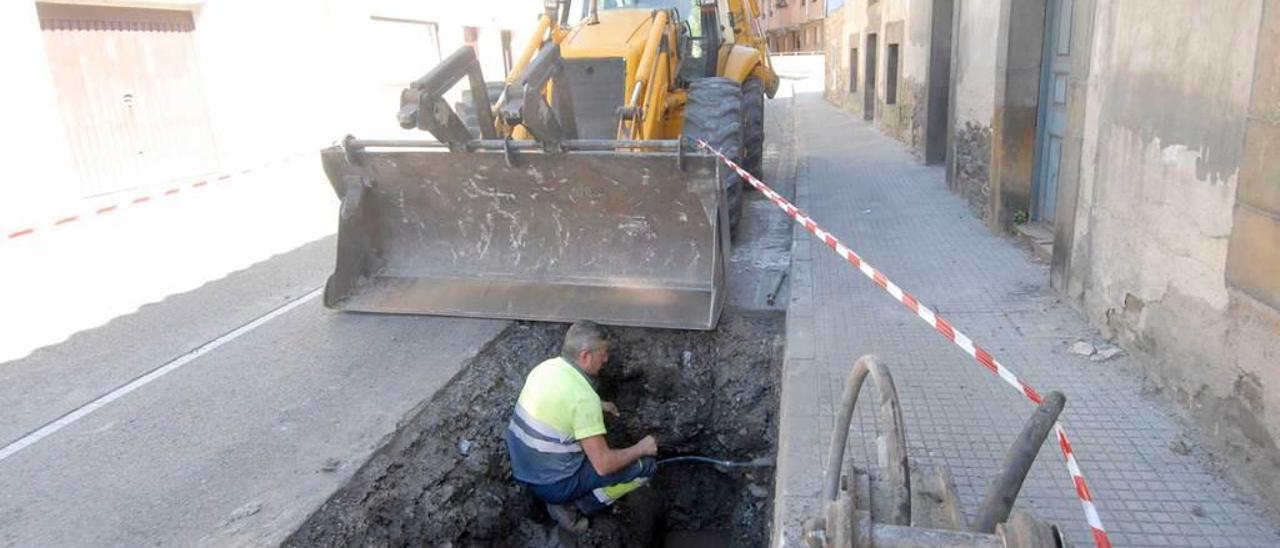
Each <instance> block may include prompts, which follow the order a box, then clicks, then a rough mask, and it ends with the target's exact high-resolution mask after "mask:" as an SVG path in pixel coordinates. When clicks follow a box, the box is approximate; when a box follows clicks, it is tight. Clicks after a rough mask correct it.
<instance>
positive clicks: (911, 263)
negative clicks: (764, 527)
mask: <svg viewBox="0 0 1280 548" xmlns="http://www.w3.org/2000/svg"><path fill="white" fill-rule="evenodd" d="M794 111H795V117H796V120H795V126H796V135H795V141H796V143H797V148H796V151H797V156H798V159H799V167H798V173H797V175H796V193H797V199H798V202H799V203H798V204H797V205H799V206H800V207H801V208H803V209H805V210H807V211H809V212H810V213H811V214H812V216H813V217H814V218H815V220H817V222H818V223H820V224H821V225H823V226H824V227H825V228H826V229H827V230H829V231H831V232H832V233H833V234H835V235H836V236H837V237H839V238H840V239H841V240H842V241H844V242H845V243H846V244H847V245H849V246H850V247H851V248H852V249H853V250H854V251H856V252H857V253H859V254H860V255H862V257H863V258H864V259H866V260H867V261H869V262H870V263H871V264H873V265H875V266H876V267H878V268H879V269H880V270H882V271H883V272H884V273H885V274H886V275H887V276H888V277H889V278H890V279H892V280H894V281H895V282H897V283H898V284H899V285H900V286H902V287H903V288H904V289H906V290H908V291H911V292H912V293H914V294H915V295H916V296H917V297H918V298H919V299H920V300H921V302H923V303H925V304H927V305H930V306H932V307H933V308H934V310H936V311H938V312H939V313H940V314H941V315H943V316H944V317H946V318H948V319H950V320H951V322H952V323H953V324H954V325H955V326H956V327H957V328H958V329H961V330H963V331H964V332H966V333H967V334H968V335H969V336H971V337H972V338H973V339H974V340H975V341H977V342H978V343H979V344H981V345H983V346H984V347H986V348H987V349H989V350H990V351H991V352H992V353H993V354H995V356H996V357H997V359H1000V360H1001V361H1002V362H1003V363H1004V364H1005V365H1007V366H1008V367H1010V368H1011V369H1012V370H1013V371H1014V372H1015V373H1017V374H1018V375H1020V376H1022V377H1023V378H1024V379H1026V380H1027V381H1028V382H1029V383H1030V384H1031V385H1032V386H1034V387H1036V388H1037V389H1038V390H1039V391H1040V392H1041V393H1045V392H1048V391H1050V390H1058V391H1061V392H1063V393H1064V394H1066V396H1067V407H1066V411H1065V413H1064V424H1065V426H1066V427H1067V430H1068V432H1069V433H1070V434H1071V435H1072V437H1073V441H1074V443H1075V450H1076V452H1077V454H1078V458H1079V460H1080V464H1081V467H1082V469H1083V471H1084V474H1085V477H1086V478H1087V479H1088V480H1089V482H1090V484H1091V487H1092V488H1093V493H1094V497H1095V499H1096V500H1097V502H1098V507H1099V512H1100V513H1101V516H1102V520H1103V522H1104V524H1105V525H1106V526H1107V529H1108V531H1109V532H1110V533H1111V539H1112V541H1113V542H1114V544H1115V545H1116V546H1159V547H1170V546H1280V533H1278V531H1280V529H1278V523H1280V521H1277V518H1276V517H1275V516H1274V515H1273V514H1271V513H1269V512H1268V511H1266V510H1264V509H1263V508H1264V507H1263V506H1262V505H1261V504H1260V503H1259V499H1258V498H1257V497H1256V496H1255V495H1253V494H1251V493H1248V492H1247V491H1245V490H1244V489H1242V488H1241V487H1239V486H1237V485H1236V484H1234V483H1232V482H1231V481H1229V480H1227V479H1226V478H1225V476H1224V474H1223V473H1222V471H1221V470H1219V469H1216V468H1215V467H1214V466H1213V464H1212V460H1211V456H1210V455H1208V454H1207V453H1206V452H1205V451H1204V450H1203V449H1201V443H1200V438H1199V435H1198V434H1197V433H1196V432H1195V431H1194V430H1191V429H1189V428H1188V427H1187V425H1186V423H1185V422H1183V421H1182V420H1180V419H1179V418H1177V416H1176V415H1175V414H1174V412H1173V407H1172V406H1171V405H1170V404H1169V403H1168V402H1167V401H1165V400H1163V399H1161V398H1160V396H1159V395H1158V394H1157V395H1153V394H1151V393H1150V391H1149V390H1148V391H1144V385H1143V382H1142V379H1141V376H1140V374H1138V373H1137V369H1136V364H1134V363H1131V362H1130V360H1129V358H1127V357H1123V356H1122V357H1119V358H1115V359H1112V360H1109V361H1105V362H1091V361H1089V360H1088V359H1087V358H1084V357H1081V356H1077V355H1074V354H1071V353H1070V352H1068V351H1067V347H1068V346H1069V345H1070V344H1071V343H1072V342H1074V341H1076V340H1077V339H1082V338H1083V339H1087V340H1095V339H1096V338H1097V333H1096V331H1094V330H1092V329H1091V328H1090V327H1089V326H1088V324H1087V323H1086V322H1085V320H1084V319H1083V318H1082V317H1081V316H1080V314H1078V313H1077V312H1076V311H1075V310H1073V309H1072V308H1071V307H1070V306H1069V305H1067V304H1065V303H1062V302H1061V301H1060V300H1059V299H1058V298H1057V296H1056V295H1055V294H1054V293H1053V292H1052V291H1051V290H1050V289H1049V287H1048V278H1049V276H1048V270H1047V268H1046V267H1045V266H1044V265H1041V264H1036V263H1034V262H1032V261H1031V259H1030V256H1029V254H1028V253H1027V252H1026V251H1024V250H1023V249H1022V248H1020V247H1019V246H1018V245H1017V244H1015V243H1014V242H1012V241H1010V240H1008V239H1005V238H1003V237H1000V236H998V235H995V234H993V233H991V232H990V231H988V230H987V229H986V228H985V227H984V226H983V225H982V224H981V223H980V222H979V221H978V220H977V219H975V218H974V217H973V215H972V214H971V213H970V212H969V210H968V209H967V207H966V206H965V205H964V203H963V201H962V199H961V198H960V197H958V196H957V195H955V194H953V193H951V192H950V191H949V190H947V188H946V183H945V182H944V175H943V170H942V169H941V168H939V167H933V166H930V167H925V166H922V165H920V163H919V162H917V161H916V160H914V159H913V158H912V157H911V155H910V154H909V152H908V151H907V150H906V148H905V147H903V146H902V145H901V144H899V143H898V142H896V141H894V140H892V139H890V138H888V137H886V136H884V135H882V134H881V133H879V132H878V131H876V130H875V129H873V128H872V127H870V126H869V125H868V124H867V123H865V122H862V121H859V120H855V118H854V116H852V115H850V114H847V113H844V112H842V111H840V110H838V109H836V108H835V107H832V106H831V105H829V104H827V103H826V102H824V101H823V100H822V99H821V98H820V97H819V96H818V95H817V94H814V93H809V94H804V95H801V96H799V97H798V98H797V100H796V104H795V107H794ZM766 182H768V181H766ZM778 214H779V215H781V214H782V213H781V212H780V211H779V213H778ZM794 234H795V240H796V241H795V247H794V248H793V251H794V258H793V264H792V270H791V280H792V282H791V284H792V285H791V292H792V296H791V298H792V301H791V304H790V309H789V311H788V316H787V323H788V338H787V346H788V348H787V363H786V370H785V373H784V375H783V376H784V381H783V382H784V388H783V391H784V394H783V409H782V417H781V427H780V433H779V436H780V438H781V439H780V443H779V472H778V474H779V485H778V491H777V493H778V498H777V500H776V502H775V511H776V521H775V523H778V524H780V525H782V528H781V530H780V531H779V530H776V529H775V544H776V543H777V542H778V541H780V540H781V537H780V536H779V535H778V533H782V537H785V539H786V540H785V542H786V545H787V546H800V545H801V543H800V542H799V540H798V531H799V523H800V522H801V521H802V520H803V519H804V518H806V517H808V516H810V515H813V512H814V510H815V509H816V503H817V498H818V492H819V489H820V488H819V485H820V479H821V476H822V470H823V469H824V467H825V465H826V463H825V462H824V460H825V458H826V456H825V453H826V444H827V442H828V439H829V437H830V435H831V428H832V422H833V415H834V406H835V405H837V403H838V400H839V399H840V391H841V390H842V387H843V385H844V382H845V379H846V377H847V375H848V373H849V370H850V367H851V365H852V363H853V360H854V359H855V358H857V357H858V356H859V355H861V354H865V353H874V354H877V355H878V356H879V357H880V358H881V362H882V363H885V364H886V365H888V366H889V367H890V369H891V371H892V373H893V376H894V380H895V382H896V384H897V387H898V392H899V396H900V398H901V400H902V405H903V415H904V418H905V420H906V429H907V439H908V447H909V453H910V456H911V458H912V460H913V461H914V462H916V463H919V464H926V465H946V466H949V467H950V469H951V471H952V473H953V474H954V476H955V479H956V483H957V487H958V489H959V493H960V499H961V503H962V506H963V509H964V511H965V513H966V515H967V518H968V519H970V520H971V519H973V517H974V513H975V512H976V510H977V507H978V504H979V502H980V498H981V496H982V493H983V490H984V489H985V487H986V483H987V481H988V479H989V478H990V476H991V475H992V474H993V473H994V472H995V470H996V468H997V467H998V466H999V464H1000V461H1001V459H1002V458H1003V456H1004V452H1005V451H1006V449H1007V448H1008V447H1009V445H1010V444H1011V443H1012V441H1013V438H1014V436H1015V435H1016V434H1017V432H1018V431H1019V430H1020V428H1021V426H1022V424H1023V421H1025V420H1026V418H1027V417H1029V416H1030V413H1031V411H1032V405H1031V404H1030V403H1029V402H1028V401H1027V400H1026V399H1025V398H1024V397H1022V396H1021V395H1020V394H1018V393H1017V392H1015V391H1013V390H1011V389H1010V388H1009V386H1008V385H1006V384H1004V383H1003V382H1002V381H1000V379H998V378H996V377H995V376H994V375H991V374H990V373H988V372H987V371H986V370H985V369H983V368H982V367H981V366H979V365H977V364H976V363H974V362H973V361H972V360H971V359H970V358H969V357H968V356H966V355H965V354H964V353H963V352H962V351H961V350H959V349H958V348H956V347H954V346H953V345H952V344H951V343H950V342H949V341H947V340H946V339H944V338H942V337H941V336H939V335H938V334H937V333H936V332H934V331H933V329H932V328H930V327H929V326H928V325H926V324H925V323H923V322H921V321H920V320H919V319H917V318H916V317H915V316H914V315H913V314H911V313H910V312H909V311H907V310H906V309H904V308H903V307H902V306H901V305H899V304H897V303H896V302H895V301H893V300H892V299H891V298H890V297H889V296H887V295H886V294H884V293H883V292H882V290H881V289H880V288H878V287H876V286H875V285H874V284H872V283H871V282H870V281H868V280H867V279H866V278H864V277H863V276H862V275H860V274H858V273H857V272H855V271H854V270H853V269H852V268H850V266H849V265H848V263H846V262H844V261H843V260H841V259H840V258H839V257H838V256H836V255H835V254H834V253H832V252H831V251H830V250H829V249H828V248H826V246H824V245H822V244H820V243H817V242H816V241H815V240H814V239H813V237H812V236H811V235H809V234H808V233H807V232H805V231H804V230H803V229H800V228H799V227H797V228H796V231H795V232H794ZM869 389H871V387H864V392H865V391H867V390H869ZM863 399H864V401H863V403H861V404H860V405H859V407H860V408H861V409H860V413H859V414H860V416H858V417H855V421H854V422H855V424H854V427H853V433H852V434H851V436H850V439H851V440H852V441H851V446H850V449H849V451H848V453H849V454H848V456H847V457H846V461H848V460H849V459H856V460H857V461H858V462H862V463H868V462H871V461H869V460H868V458H867V456H868V455H873V454H874V453H873V452H871V451H872V450H873V448H872V447H870V445H873V444H874V441H873V440H874V434H873V432H874V421H873V420H872V418H873V417H872V415H871V413H870V411H871V410H872V406H871V405H867V404H866V401H865V400H867V399H869V398H868V397H865V396H864V398H863ZM864 432H866V433H868V434H867V435H863V433H864ZM868 441H870V442H871V443H870V444H868V443H867V442H868ZM1017 507H1018V508H1021V509H1024V510H1029V511H1031V512H1033V513H1034V514H1035V515H1036V516H1037V517H1039V518H1041V519H1045V520H1049V521H1051V522H1055V523H1058V524H1060V525H1061V526H1063V527H1064V529H1065V531H1066V533H1067V535H1068V538H1069V540H1070V541H1072V542H1073V543H1074V544H1075V545H1076V546H1088V545H1091V544H1092V539H1091V537H1090V536H1089V534H1088V529H1087V527H1086V525H1085V522H1084V518H1083V515H1082V512H1081V509H1080V504H1079V503H1078V502H1077V499H1076V497H1075V495H1074V492H1073V491H1072V490H1071V484H1070V482H1069V480H1068V479H1067V474H1066V471H1065V468H1064V465H1063V463H1062V459H1061V456H1060V454H1059V453H1058V452H1057V448H1056V445H1054V444H1053V443H1052V442H1050V443H1048V444H1046V446H1045V448H1044V449H1043V450H1042V452H1041V454H1040V458H1039V460H1038V461H1037V462H1036V464H1035V466H1034V467H1033V469H1032V471H1031V475H1030V477H1029V478H1028V481H1027V483H1026V485H1025V487H1024V489H1023V491H1022V495H1021V497H1020V498H1019V499H1018V506H1017ZM775 527H776V526H775Z"/></svg>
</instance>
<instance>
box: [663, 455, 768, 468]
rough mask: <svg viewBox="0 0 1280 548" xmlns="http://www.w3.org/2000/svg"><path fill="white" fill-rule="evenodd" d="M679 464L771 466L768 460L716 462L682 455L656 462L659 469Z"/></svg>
mask: <svg viewBox="0 0 1280 548" xmlns="http://www.w3.org/2000/svg"><path fill="white" fill-rule="evenodd" d="M681 462H697V463H702V464H710V465H713V466H717V467H721V468H768V467H771V466H773V462H772V461H771V460H770V459H755V460H750V461H746V462H732V461H727V460H718V459H713V458H711V457H704V456H701V455H683V456H679V457H668V458H665V459H662V460H659V461H658V467H659V468H661V467H663V466H666V465H668V464H679V463H681Z"/></svg>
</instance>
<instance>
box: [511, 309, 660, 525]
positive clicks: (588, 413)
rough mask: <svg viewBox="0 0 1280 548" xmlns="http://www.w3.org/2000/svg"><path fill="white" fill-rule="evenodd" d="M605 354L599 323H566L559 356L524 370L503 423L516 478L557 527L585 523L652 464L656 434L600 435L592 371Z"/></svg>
mask: <svg viewBox="0 0 1280 548" xmlns="http://www.w3.org/2000/svg"><path fill="white" fill-rule="evenodd" d="M607 361H609V341H608V340H607V339H606V338H605V336H604V332H603V331H602V330H601V329H600V326H598V325H596V324H595V323H593V322H586V321H583V322H578V323H575V324H573V325H572V326H571V327H569V332H568V333H567V334H566V335H565V338H564V347H563V348H562V350H561V352H560V356H559V357H556V358H551V359H549V360H546V361H544V362H542V363H540V364H538V366H537V367H534V368H533V370H532V371H530V372H529V375H528V376H527V377H525V381H524V387H523V388H522V389H521V390H520V397H519V399H518V400H517V401H516V405H515V411H514V413H512V416H511V422H510V423H509V424H508V426H507V432H506V438H507V450H508V452H509V453H510V455H511V469H512V472H513V473H514V475H515V478H516V480H517V481H519V482H520V483H522V484H524V485H525V486H527V487H528V488H529V490H530V491H531V492H532V493H533V494H534V496H536V497H537V498H538V499H539V500H541V501H542V502H544V503H546V505H547V511H548V513H549V514H551V517H552V518H554V519H555V520H556V523H557V524H559V525H560V527H562V528H564V529H566V530H568V531H572V532H578V531H582V530H584V529H586V527H587V519H586V517H587V516H591V515H593V514H596V513H598V512H600V511H601V510H604V509H605V508H608V507H609V506H610V505H612V504H613V502H614V501H616V500H617V499H618V498H619V497H621V496H623V495H625V494H627V493H629V492H631V491H634V490H635V489H636V488H638V487H640V486H641V485H644V483H645V482H646V481H648V480H649V478H651V477H653V474H654V472H656V471H657V464H656V462H655V461H654V459H653V456H654V455H657V454H658V442H657V440H655V439H654V438H653V436H645V437H644V438H643V439H641V440H640V441H639V442H638V443H636V444H635V445H632V446H630V447H627V448H624V449H613V448H610V447H609V444H608V442H606V441H605V426H604V412H605V411H608V412H609V413H610V414H613V415H615V416H617V415H618V408H617V407H616V406H615V405H613V403H612V402H602V401H600V396H599V395H597V394H596V391H595V385H594V379H595V377H596V376H597V375H599V373H600V370H601V369H602V368H603V367H604V365H605V362H607Z"/></svg>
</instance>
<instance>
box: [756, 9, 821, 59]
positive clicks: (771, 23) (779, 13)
mask: <svg viewBox="0 0 1280 548" xmlns="http://www.w3.org/2000/svg"><path fill="white" fill-rule="evenodd" d="M761 6H762V10H761V20H762V23H763V25H762V26H763V27H764V31H765V34H766V35H767V36H768V39H769V51H770V52H772V53H795V52H814V51H820V50H821V49H822V47H823V23H822V21H823V18H824V16H825V15H826V12H827V9H826V1H825V0H761Z"/></svg>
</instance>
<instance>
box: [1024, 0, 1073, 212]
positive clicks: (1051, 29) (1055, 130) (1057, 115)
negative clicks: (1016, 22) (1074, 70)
mask: <svg viewBox="0 0 1280 548" xmlns="http://www.w3.org/2000/svg"><path fill="white" fill-rule="evenodd" d="M1071 9H1072V0H1049V2H1048V3H1047V4H1046V6H1045V28H1044V50H1043V55H1042V57H1041V62H1040V73H1041V75H1040V107H1039V112H1038V119H1037V120H1036V144H1037V146H1036V160H1035V166H1036V171H1035V173H1036V177H1035V183H1034V185H1033V187H1032V193H1033V194H1034V196H1033V199H1032V203H1031V220H1033V221H1038V222H1042V223H1047V224H1052V223H1053V214H1054V210H1055V209H1056V208H1057V204H1058V173H1059V172H1060V171H1061V169H1062V143H1063V140H1064V139H1065V138H1066V130H1067V85H1068V81H1069V79H1070V78H1071Z"/></svg>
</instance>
